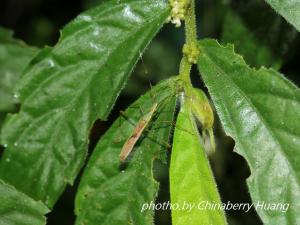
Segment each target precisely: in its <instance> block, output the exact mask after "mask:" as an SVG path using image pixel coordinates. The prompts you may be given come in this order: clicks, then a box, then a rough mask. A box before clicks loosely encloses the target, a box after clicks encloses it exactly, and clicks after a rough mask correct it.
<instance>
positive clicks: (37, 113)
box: [0, 0, 169, 207]
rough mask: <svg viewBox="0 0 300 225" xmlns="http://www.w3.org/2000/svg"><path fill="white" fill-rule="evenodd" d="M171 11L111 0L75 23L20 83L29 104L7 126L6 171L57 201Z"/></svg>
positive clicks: (148, 1)
mask: <svg viewBox="0 0 300 225" xmlns="http://www.w3.org/2000/svg"><path fill="white" fill-rule="evenodd" d="M168 14H169V7H168V4H167V3H166V2H165V1H164V0H154V1H153V0H142V1H141V0H138V1H137V0H136V1H134V0H124V1H109V2H105V3H103V4H101V5H100V6H99V7H96V8H94V9H92V10H89V11H87V12H84V13H82V14H80V15H79V16H78V17H77V18H76V19H75V20H74V21H73V22H71V23H70V24H68V25H67V26H66V27H65V28H64V29H63V31H62V37H61V39H60V41H59V42H58V44H57V45H56V46H55V47H54V48H45V49H44V50H43V51H42V52H41V53H40V54H39V55H38V56H37V57H36V58H35V59H34V60H33V61H32V63H31V65H30V66H29V67H28V68H27V70H26V72H25V74H24V76H22V79H21V80H20V82H19V83H18V85H17V88H16V93H17V94H18V95H19V96H20V100H21V104H22V105H21V111H20V113H19V114H17V115H13V116H10V117H9V118H8V120H7V122H6V123H5V125H4V128H3V129H4V132H3V136H2V140H1V142H2V143H3V144H4V145H5V146H7V149H6V150H5V152H4V156H3V157H2V161H1V164H0V177H1V178H2V179H3V180H4V181H5V182H7V183H9V184H11V185H13V186H15V187H16V188H17V189H19V190H21V191H23V192H24V193H26V194H27V195H29V196H31V197H32V198H34V199H36V200H41V201H42V202H44V203H46V204H47V205H48V206H49V207H52V206H53V204H54V203H55V202H56V200H57V199H58V197H59V196H60V194H61V193H62V192H63V190H64V188H65V186H66V185H67V183H69V184H72V183H73V181H74V179H75V177H76V176H77V174H78V172H79V170H80V169H81V167H82V165H83V163H84V160H85V157H86V154H87V152H86V149H87V144H88V135H89V130H90V128H91V126H92V124H93V122H94V121H95V120H96V119H97V118H100V119H106V118H107V116H108V114H109V112H110V111H111V108H112V106H113V104H114V102H115V100H116V98H117V96H118V95H119V93H120V91H121V89H122V88H123V86H124V85H125V83H126V80H127V78H128V76H129V75H130V73H131V71H132V70H133V67H134V65H135V63H136V61H137V60H138V58H139V56H140V53H141V52H142V51H143V50H144V49H145V47H146V46H147V44H148V43H149V42H150V40H151V39H152V38H153V37H154V35H155V34H156V33H157V32H158V30H159V29H160V28H161V27H162V25H163V24H164V22H165V21H166V18H167V17H168ZM8 159H9V162H8Z"/></svg>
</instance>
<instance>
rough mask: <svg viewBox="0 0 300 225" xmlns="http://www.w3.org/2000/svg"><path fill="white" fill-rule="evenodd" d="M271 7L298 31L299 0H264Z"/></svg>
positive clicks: (299, 28)
mask: <svg viewBox="0 0 300 225" xmlns="http://www.w3.org/2000/svg"><path fill="white" fill-rule="evenodd" d="M265 1H266V2H267V3H269V4H270V5H271V6H272V8H273V9H274V10H275V11H276V12H278V13H279V14H280V15H282V16H283V17H284V18H285V19H286V20H287V21H288V22H290V23H291V24H292V25H293V26H294V27H296V29H297V30H298V31H300V2H299V1H297V0H284V1H283V0H265Z"/></svg>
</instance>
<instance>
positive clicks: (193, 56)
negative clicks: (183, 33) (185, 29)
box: [182, 43, 200, 64]
mask: <svg viewBox="0 0 300 225" xmlns="http://www.w3.org/2000/svg"><path fill="white" fill-rule="evenodd" d="M182 52H183V54H184V55H185V56H186V57H187V59H188V61H189V63H193V64H196V63H197V61H198V57H199V54H200V51H199V48H198V45H197V43H191V44H185V45H184V46H183V49H182Z"/></svg>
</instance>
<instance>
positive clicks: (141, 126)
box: [119, 103, 158, 162]
mask: <svg viewBox="0 0 300 225" xmlns="http://www.w3.org/2000/svg"><path fill="white" fill-rule="evenodd" d="M157 107H158V103H154V104H153V105H152V107H151V108H150V111H149V112H148V113H147V114H146V115H144V116H143V117H142V118H141V119H140V120H139V121H138V123H137V125H136V126H135V127H134V130H133V132H132V135H131V136H130V137H129V138H128V139H127V140H126V142H125V144H124V145H123V147H122V150H121V153H120V155H119V158H120V161H122V162H123V161H125V159H127V157H128V155H129V154H130V152H131V151H132V149H133V147H134V145H135V144H136V142H137V141H138V139H139V138H140V136H141V134H142V133H143V131H144V130H145V128H146V127H147V125H148V124H149V122H150V121H151V119H152V118H153V115H154V113H155V111H156V110H157Z"/></svg>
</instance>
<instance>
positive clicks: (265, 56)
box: [222, 0, 298, 69]
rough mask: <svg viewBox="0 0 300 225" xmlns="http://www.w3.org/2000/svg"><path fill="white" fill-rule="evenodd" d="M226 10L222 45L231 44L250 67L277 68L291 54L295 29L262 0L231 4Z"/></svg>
mask: <svg viewBox="0 0 300 225" xmlns="http://www.w3.org/2000/svg"><path fill="white" fill-rule="evenodd" d="M226 11H227V13H226V15H225V20H224V24H223V34H222V42H224V43H232V44H234V46H235V49H236V51H237V52H238V53H239V54H241V55H243V56H244V58H245V61H246V62H247V63H248V64H250V66H253V67H256V68H259V67H261V66H266V67H273V68H275V69H279V68H280V67H281V66H282V63H283V61H284V60H285V61H286V60H287V59H288V58H289V57H290V56H291V55H292V54H293V53H294V49H293V48H294V46H295V42H296V37H297V34H298V32H297V30H295V29H294V27H293V26H291V25H290V24H288V23H287V22H286V21H285V20H284V19H283V18H282V17H281V16H280V15H278V14H277V13H276V12H274V10H273V9H271V8H270V7H269V5H268V4H267V3H265V2H264V1H261V0H250V1H240V2H238V3H236V2H235V1H234V2H232V3H231V4H230V6H227V10H226ZM261 21H264V22H263V23H262V22H261Z"/></svg>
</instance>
